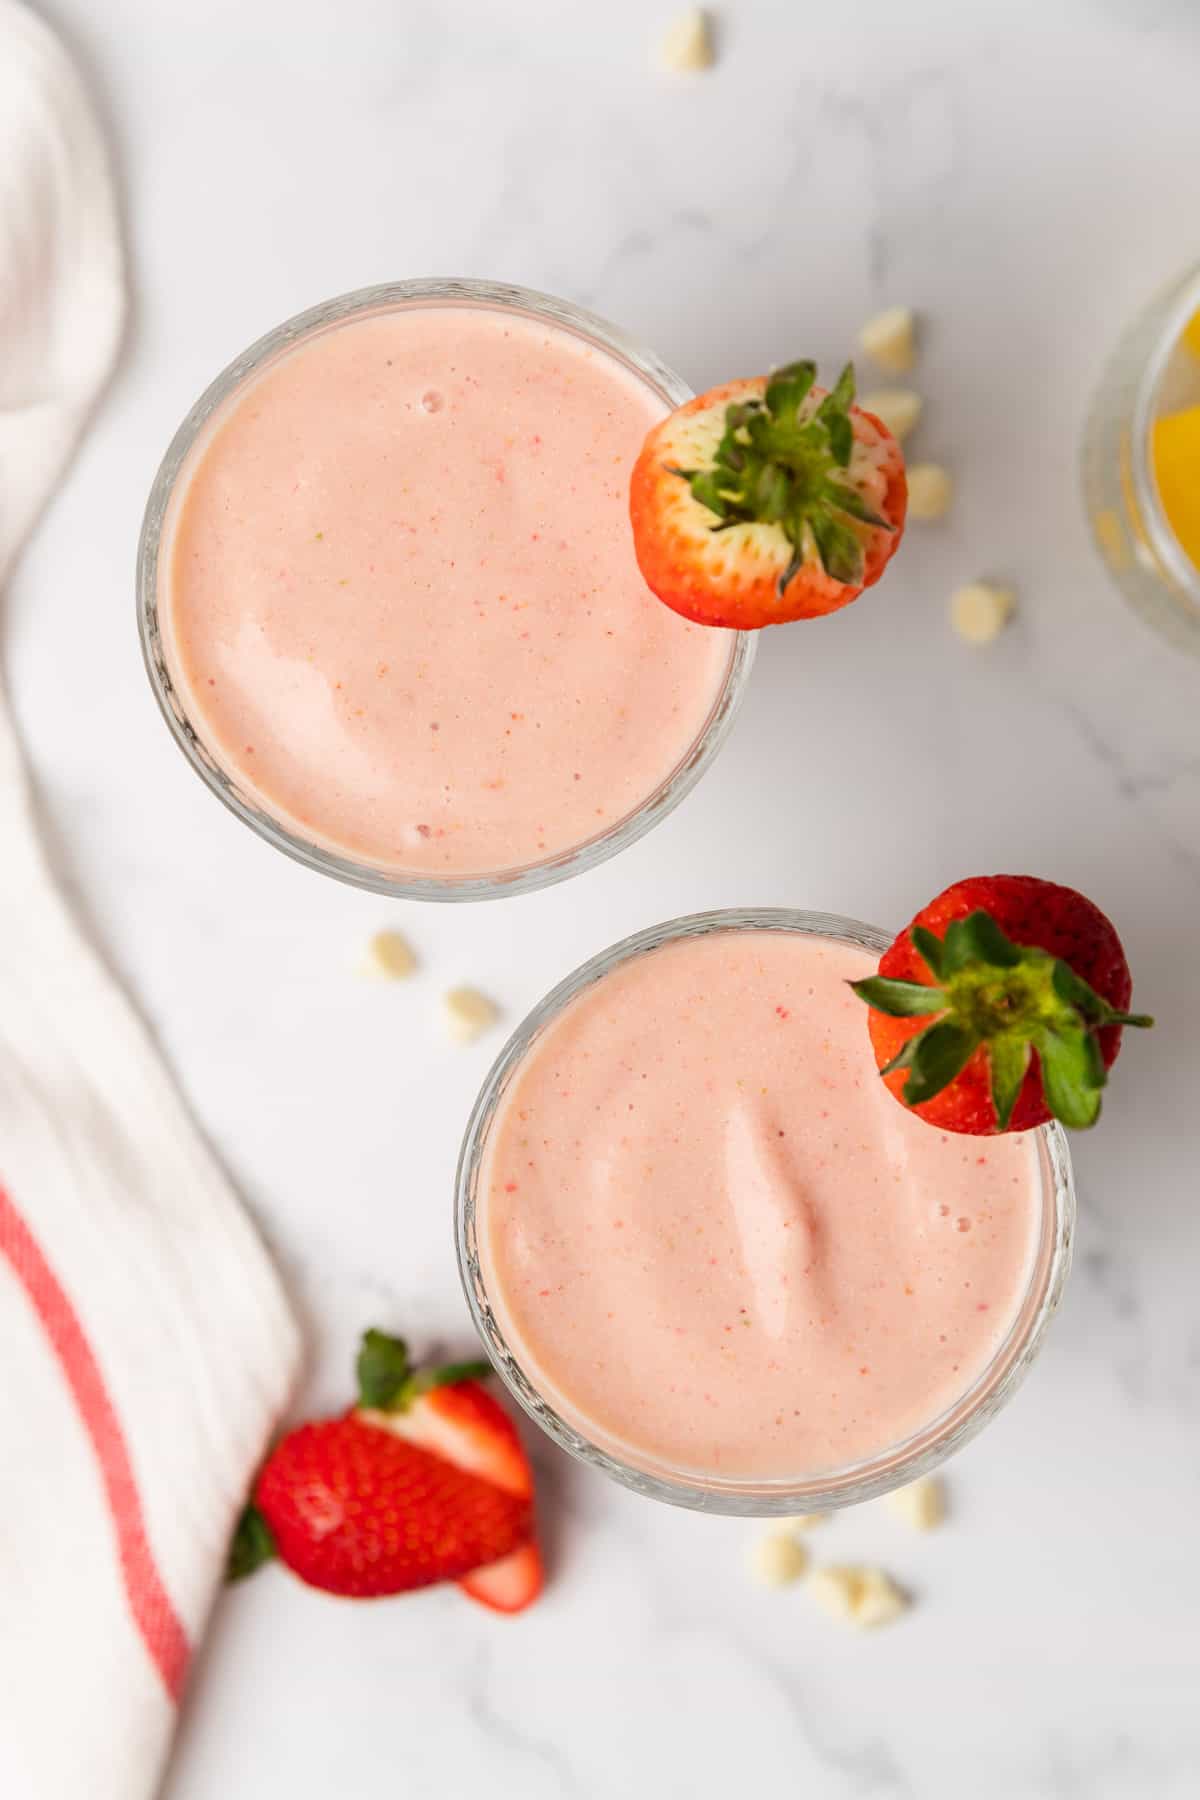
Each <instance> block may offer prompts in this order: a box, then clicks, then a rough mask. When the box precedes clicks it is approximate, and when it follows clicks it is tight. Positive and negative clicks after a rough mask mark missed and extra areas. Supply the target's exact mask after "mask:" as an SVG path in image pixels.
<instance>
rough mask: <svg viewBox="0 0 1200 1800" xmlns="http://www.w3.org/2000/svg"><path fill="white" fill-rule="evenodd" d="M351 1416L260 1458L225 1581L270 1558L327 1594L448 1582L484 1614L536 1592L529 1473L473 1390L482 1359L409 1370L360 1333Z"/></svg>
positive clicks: (517, 1607)
mask: <svg viewBox="0 0 1200 1800" xmlns="http://www.w3.org/2000/svg"><path fill="white" fill-rule="evenodd" d="M357 1372H358V1384H359V1398H360V1402H361V1403H360V1405H358V1406H357V1407H354V1408H352V1409H351V1411H350V1412H348V1413H346V1414H345V1415H344V1416H343V1417H342V1418H340V1419H324V1420H320V1421H318V1422H317V1423H316V1424H312V1425H303V1426H301V1427H300V1428H299V1429H298V1430H297V1431H293V1432H289V1433H288V1435H287V1436H286V1437H285V1438H283V1439H282V1441H281V1442H280V1443H279V1444H278V1445H276V1447H275V1449H274V1450H273V1451H272V1452H271V1455H270V1456H269V1457H268V1459H267V1461H266V1463H265V1465H264V1467H263V1470H262V1472H261V1474H260V1475H259V1478H258V1482H257V1484H256V1487H255V1496H254V1503H253V1504H251V1505H250V1506H248V1507H247V1508H246V1509H245V1512H244V1513H243V1515H242V1519H241V1522H240V1524H239V1526H238V1531H237V1536H236V1538H235V1540H234V1545H233V1549H232V1552H231V1556H230V1564H229V1574H230V1577H231V1579H237V1578H238V1577H240V1576H242V1575H248V1574H251V1573H253V1571H254V1570H255V1569H256V1568H258V1567H259V1565H260V1564H261V1563H263V1562H265V1561H267V1560H268V1559H269V1558H270V1557H272V1556H275V1555H278V1556H279V1557H280V1559H281V1560H282V1561H283V1562H285V1563H286V1564H287V1565H288V1567H289V1568H291V1569H292V1570H293V1571H294V1572H295V1573H296V1574H297V1575H299V1576H300V1578H301V1580H303V1581H307V1582H308V1583H309V1584H310V1585H311V1586H313V1587H322V1588H325V1589H327V1590H328V1591H329V1592H331V1593H337V1594H347V1595H354V1596H367V1595H376V1594H395V1593H401V1592H404V1591H405V1590H406V1589H409V1588H415V1587H424V1586H427V1585H429V1584H430V1583H431V1582H435V1581H447V1580H449V1581H458V1582H459V1583H460V1585H461V1586H462V1588H463V1590H464V1592H465V1593H467V1594H468V1595H469V1596H470V1598H471V1599H473V1600H478V1601H479V1602H480V1603H481V1604H482V1605H484V1606H489V1607H491V1608H493V1609H494V1610H495V1611H497V1612H520V1611H521V1610H522V1609H523V1608H524V1607H526V1606H529V1605H530V1604H531V1603H532V1602H533V1601H534V1600H535V1599H536V1598H537V1596H538V1594H539V1593H540V1592H541V1588H542V1563H541V1556H540V1554H539V1552H538V1548H537V1543H536V1541H535V1538H534V1519H533V1507H532V1500H533V1471H532V1469H531V1468H530V1465H529V1459H528V1457H527V1456H526V1455H525V1452H524V1449H523V1448H522V1445H521V1440H520V1438H519V1437H518V1435H517V1431H516V1427H515V1426H514V1425H513V1422H512V1420H511V1419H510V1418H509V1416H508V1414H507V1413H506V1412H505V1411H504V1409H503V1408H502V1407H501V1406H499V1405H498V1404H497V1403H496V1401H495V1400H493V1399H492V1397H491V1395H490V1394H487V1393H485V1392H484V1390H483V1389H482V1388H481V1387H480V1386H479V1384H478V1380H477V1377H479V1376H482V1375H486V1374H488V1373H490V1366H489V1364H487V1363H485V1362H465V1363H451V1364H449V1365H447V1366H445V1367H443V1368H438V1369H423V1370H414V1369H413V1368H412V1366H411V1364H410V1362H409V1357H408V1346H407V1345H406V1344H405V1342H404V1340H403V1339H402V1338H397V1337H391V1336H389V1335H388V1334H387V1333H386V1332H382V1331H367V1332H365V1333H364V1334H363V1340H362V1346H361V1349H360V1350H359V1355H358V1363H357Z"/></svg>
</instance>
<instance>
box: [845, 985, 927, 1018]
mask: <svg viewBox="0 0 1200 1800" xmlns="http://www.w3.org/2000/svg"><path fill="white" fill-rule="evenodd" d="M849 985H850V986H851V987H852V988H853V989H854V992H855V993H856V994H857V995H858V997H859V999H860V1000H865V1001H866V1003H867V1005H868V1006H873V1007H874V1008H875V1011H876V1012H881V1013H886V1014H887V1015H888V1017H889V1018H890V1019H918V1018H921V1017H923V1016H924V1015H925V1014H927V1013H941V1012H945V1010H946V996H945V994H944V993H943V992H942V990H941V988H936V987H926V986H925V984H924V982H920V981H892V980H890V979H889V978H888V977H887V976H886V975H867V976H866V977H864V979H863V980H862V981H852V982H850V984H849Z"/></svg>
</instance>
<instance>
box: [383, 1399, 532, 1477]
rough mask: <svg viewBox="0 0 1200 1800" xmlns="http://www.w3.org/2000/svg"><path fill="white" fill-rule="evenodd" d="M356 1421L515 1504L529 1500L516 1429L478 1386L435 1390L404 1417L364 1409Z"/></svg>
mask: <svg viewBox="0 0 1200 1800" xmlns="http://www.w3.org/2000/svg"><path fill="white" fill-rule="evenodd" d="M359 1416H360V1417H361V1418H364V1419H367V1420H369V1421H370V1423H371V1424H373V1425H377V1426H381V1427H382V1428H383V1429H384V1430H385V1431H390V1432H393V1433H394V1434H395V1435H396V1436H397V1437H400V1438H404V1439H405V1440H406V1441H407V1442H408V1443H410V1444H416V1445H418V1446H419V1447H420V1448H422V1449H424V1450H428V1451H430V1452H431V1453H432V1454H433V1455H434V1456H441V1457H443V1458H444V1459H445V1460H446V1461H447V1462H451V1463H453V1464H454V1465H455V1467H456V1468H459V1469H462V1470H464V1471H465V1472H466V1473H467V1474H468V1475H475V1476H477V1477H478V1478H479V1479H480V1480H481V1481H490V1482H491V1483H492V1484H493V1485H494V1486H496V1487H498V1488H501V1489H502V1490H503V1492H504V1493H506V1494H512V1495H513V1496H515V1498H516V1499H518V1500H532V1498H533V1470H532V1469H531V1468H530V1466H529V1458H528V1457H527V1456H526V1454H525V1449H524V1446H523V1445H522V1443H521V1439H520V1437H519V1436H518V1435H517V1428H516V1426H515V1425H514V1424H513V1422H512V1420H511V1419H510V1418H509V1416H508V1414H507V1413H506V1412H505V1410H504V1408H503V1407H502V1406H501V1405H500V1404H499V1402H498V1401H496V1400H493V1398H492V1396H491V1395H490V1394H489V1393H488V1392H487V1390H486V1389H485V1388H483V1387H482V1386H481V1385H480V1383H479V1382H477V1381H458V1382H455V1383H454V1384H453V1386H450V1387H440V1388H434V1389H432V1391H431V1392H429V1393H428V1394H423V1395H422V1396H421V1397H420V1399H418V1400H415V1401H413V1403H412V1404H411V1405H410V1406H408V1407H406V1408H405V1409H404V1410H403V1411H402V1412H377V1411H374V1410H373V1409H372V1410H367V1409H364V1410H363V1411H361V1412H360V1415H359Z"/></svg>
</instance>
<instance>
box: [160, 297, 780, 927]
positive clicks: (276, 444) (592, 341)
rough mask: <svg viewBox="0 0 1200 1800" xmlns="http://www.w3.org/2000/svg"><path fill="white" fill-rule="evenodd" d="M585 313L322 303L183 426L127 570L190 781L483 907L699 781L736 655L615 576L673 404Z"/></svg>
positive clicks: (506, 300) (391, 890)
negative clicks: (651, 434) (644, 449)
mask: <svg viewBox="0 0 1200 1800" xmlns="http://www.w3.org/2000/svg"><path fill="white" fill-rule="evenodd" d="M688 396H689V390H688V388H687V387H686V385H685V384H684V383H683V382H682V381H681V380H680V379H679V377H678V376H677V375H674V374H672V372H671V371H670V370H669V369H668V368H666V367H665V365H664V364H662V363H661V362H659V361H658V359H657V358H656V357H655V356H653V355H651V354H650V353H649V352H647V351H644V350H642V349H640V348H638V347H637V346H636V345H634V344H632V343H631V342H629V341H628V340H627V339H626V338H625V337H624V336H623V335H622V334H621V333H620V332H618V331H616V330H615V329H614V328H613V327H611V326H609V325H606V324H605V323H604V322H603V321H602V320H600V319H597V318H593V317H592V316H591V315H590V314H588V313H585V312H582V311H580V310H579V309H578V308H576V307H573V306H570V305H568V304H567V303H566V302H564V301H560V300H555V299H551V298H549V297H547V296H545V295H542V294H535V293H530V292H527V291H525V290H524V289H520V288H513V287H501V286H497V285H494V284H490V283H486V282H478V281H451V280H444V281H443V280H429V281H406V282H398V283H395V284H392V285H389V286H385V287H377V288H370V289H365V290H363V291H361V292H359V293H354V294H348V295H345V296H344V297H342V298H341V299H337V300H332V301H330V302H328V303H327V304H326V305H323V306H318V307H314V308H313V309H312V310H311V311H310V312H306V313H303V314H301V315H300V316H299V317H298V318H295V319H292V320H290V321H289V322H288V323H287V324H285V325H281V326H280V327H279V328H278V329H277V330H276V331H273V332H270V333H269V334H268V335H267V336H266V337H265V338H262V339H261V340H260V341H259V342H258V343H257V344H255V345H254V346H253V347H252V348H251V349H249V350H248V351H247V352H246V353H245V354H244V355H243V356H240V357H239V358H238V359H237V361H236V362H234V363H232V364H231V365H230V367H229V368H227V369H226V370H225V371H224V373H223V374H222V375H220V376H218V378H217V380H216V381H215V382H214V383H213V384H212V386H211V387H210V388H209V389H208V391H207V392H206V393H205V394H204V395H203V396H202V397H201V399H200V400H199V401H198V402H197V404H196V405H195V406H194V407H193V409H192V411H191V412H190V413H189V415H188V417H187V418H186V419H185V421H184V423H183V425H182V426H181V427H180V429H179V431H178V432H177V433H176V435H175V438H174V441H173V442H172V444H171V446H170V449H169V450H168V451H167V454H166V457H165V459H164V461H163V464H162V466H161V468H160V469H159V472H158V475H157V477H156V479H155V482H154V486H153V489H152V491H151V494H150V499H149V503H148V505H147V509H146V517H145V522H144V525H143V529H142V539H141V546H140V551H139V558H138V608H139V619H140V628H141V636H142V645H143V650H144V654H145V659H146V666H147V669H148V671H149V674H150V679H151V682H152V684H153V687H154V692H155V695H156V696H157V699H158V702H159V705H160V707H161V709H162V712H163V714H164V717H165V718H166V721H167V724H168V725H169V727H170V729H171V732H172V734H173V736H174V738H175V740H176V742H177V743H178V744H179V746H180V748H181V749H182V750H183V752H184V754H185V755H186V757H187V758H188V760H189V762H190V763H191V764H192V766H193V768H194V769H195V770H196V771H197V773H198V774H199V775H200V776H201V777H202V778H203V780H204V781H205V782H206V783H207V784H208V786H209V787H210V788H211V789H212V791H213V792H214V793H215V794H216V795H217V796H218V798H220V799H221V800H223V801H224V803H225V804H226V805H227V806H228V807H229V808H230V810H231V811H233V812H234V813H236V814H237V816H238V817H239V818H240V819H242V820H244V821H245V823H246V824H248V825H249V826H251V827H252V829H253V830H255V831H256V832H258V833H259V835H260V836H262V837H264V838H266V839H267V840H268V841H269V842H270V843H272V844H274V845H276V846H277V847H278V848H279V849H281V850H284V851H286V852H287V853H288V854H289V855H290V856H293V857H295V858H296V859H297V860H298V861H300V862H303V863H306V864H308V865H309V866H310V867H312V868H316V869H320V870H322V871H324V872H325V873H326V874H330V875H335V876H338V877H340V878H341V879H342V880H345V881H350V882H354V883H356V884H357V885H359V886H361V887H367V888H371V889H374V890H375V891H377V892H381V893H387V894H393V895H398V896H403V897H408V898H415V899H432V900H474V899H484V898H488V897H491V896H494V895H504V894H512V893H519V892H523V891H526V890H528V889H531V888H535V887H541V886H543V885H545V884H547V883H549V882H552V881H557V880H561V879H562V878H563V877H565V876H567V875H571V874H575V873H577V872H579V871H580V870H583V869H586V868H588V867H590V866H591V865H592V864H594V863H597V862H600V861H602V860H603V859H604V858H605V857H608V856H612V855H613V854H614V853H615V852H616V851H618V850H620V849H622V848H623V847H624V846H625V845H626V844H629V843H632V842H633V841H634V840H635V839H636V838H638V837H640V836H641V834H642V833H643V832H644V831H647V830H648V829H649V828H650V827H651V826H652V825H653V824H655V823H656V821H657V820H659V819H661V818H663V817H664V816H665V815H666V814H667V813H668V812H669V811H670V810H671V808H672V807H673V806H675V805H676V804H677V803H678V802H679V801H680V800H681V799H682V798H683V796H684V794H686V793H687V791H688V790H689V788H691V786H692V785H693V783H694V782H695V781H696V780H697V779H698V778H699V776H700V774H701V773H702V771H703V770H704V769H705V767H706V766H707V764H708V763H709V761H710V760H711V758H712V757H713V755H714V754H715V752H716V751H717V749H718V747H719V746H720V744H721V742H722V740H723V738H724V736H725V734H726V732H727V730H728V728H729V725H730V723H731V721H732V718H733V714H734V711H735V708H736V705H737V702H738V700H739V698H740V696H741V694H742V691H743V689H744V686H745V683H746V678H747V676H748V673H749V668H750V663H751V660H752V654H753V650H752V640H751V639H750V638H749V637H748V636H744V635H739V634H737V633H733V632H726V631H718V630H713V629H710V628H706V627H703V626H697V625H693V624H690V623H688V622H687V621H685V620H683V619H681V618H679V617H678V616H677V615H675V614H673V613H671V612H670V611H669V610H668V609H667V608H666V607H664V606H662V605H660V603H659V602H658V601H657V600H656V599H655V598H654V596H653V595H652V594H651V593H650V591H649V589H648V588H647V587H646V584H645V582H644V581H643V580H642V577H641V575H640V573H639V571H638V568H637V564H636V562H635V560H634V553H633V543H632V536H631V532H630V527H629V519H628V484H629V474H630V470H631V468H632V466H633V463H634V460H635V458H636V456H637V453H638V450H639V449H640V448H641V445H642V442H643V440H644V438H645V435H646V432H647V431H648V430H649V428H650V427H651V426H652V425H653V424H654V423H655V422H656V421H657V420H658V419H660V418H661V417H662V416H663V415H664V414H665V413H666V412H668V411H669V410H670V409H671V408H673V407H675V406H677V405H679V404H680V403H681V402H682V401H683V400H685V399H686V398H688Z"/></svg>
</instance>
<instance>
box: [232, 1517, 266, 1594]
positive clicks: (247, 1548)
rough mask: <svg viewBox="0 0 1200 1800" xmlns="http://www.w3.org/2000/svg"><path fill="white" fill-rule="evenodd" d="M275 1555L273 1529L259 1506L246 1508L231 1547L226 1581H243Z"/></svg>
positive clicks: (238, 1523)
mask: <svg viewBox="0 0 1200 1800" xmlns="http://www.w3.org/2000/svg"><path fill="white" fill-rule="evenodd" d="M274 1555H275V1539H274V1538H273V1537H272V1536H271V1527H270V1526H269V1525H268V1524H267V1521H266V1520H265V1519H264V1518H263V1516H262V1514H261V1513H260V1512H259V1510H258V1508H257V1506H247V1507H244V1508H243V1510H242V1516H241V1518H240V1519H239V1520H238V1522H237V1529H236V1531H235V1532H234V1534H233V1542H232V1544H231V1545H230V1546H229V1560H228V1562H227V1563H226V1565H225V1579H226V1580H227V1581H243V1580H244V1579H245V1577H246V1576H247V1575H253V1574H254V1571H255V1570H256V1569H261V1568H262V1566H263V1564H264V1563H265V1562H270V1560H271V1558H272V1557H273V1556H274Z"/></svg>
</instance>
